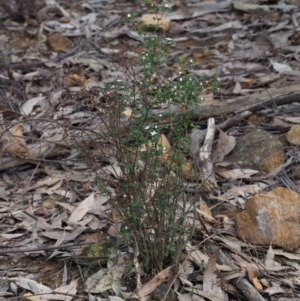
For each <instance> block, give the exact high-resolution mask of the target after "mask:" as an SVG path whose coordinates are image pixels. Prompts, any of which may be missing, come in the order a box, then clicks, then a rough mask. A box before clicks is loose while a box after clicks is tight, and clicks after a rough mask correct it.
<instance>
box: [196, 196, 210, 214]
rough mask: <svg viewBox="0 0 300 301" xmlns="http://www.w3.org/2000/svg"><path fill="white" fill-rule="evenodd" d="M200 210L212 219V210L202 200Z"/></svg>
mask: <svg viewBox="0 0 300 301" xmlns="http://www.w3.org/2000/svg"><path fill="white" fill-rule="evenodd" d="M199 209H200V211H202V212H204V213H206V214H207V215H208V216H210V217H212V214H211V211H210V209H209V208H208V206H207V205H206V203H205V202H204V201H203V200H202V199H200V202H199Z"/></svg>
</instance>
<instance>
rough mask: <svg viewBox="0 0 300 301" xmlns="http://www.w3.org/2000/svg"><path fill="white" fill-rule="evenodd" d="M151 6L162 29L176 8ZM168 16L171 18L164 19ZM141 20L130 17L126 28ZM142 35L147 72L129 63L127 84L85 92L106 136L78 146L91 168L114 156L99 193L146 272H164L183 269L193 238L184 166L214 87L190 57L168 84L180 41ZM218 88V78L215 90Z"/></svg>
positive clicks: (156, 31) (143, 30)
mask: <svg viewBox="0 0 300 301" xmlns="http://www.w3.org/2000/svg"><path fill="white" fill-rule="evenodd" d="M144 2H145V4H147V5H148V6H150V8H151V9H152V10H154V11H155V12H156V13H157V18H155V20H154V21H157V22H159V20H160V18H161V16H162V15H163V13H164V12H166V11H167V10H169V7H168V5H164V6H163V7H159V6H158V5H155V4H153V5H152V3H150V1H147V0H145V1H144ZM160 9H161V10H162V12H163V13H162V14H160V15H158V11H159V10H160ZM135 17H136V15H134V14H132V15H127V17H126V21H127V22H129V21H131V20H132V19H133V18H135ZM157 24H158V23H157ZM136 28H137V30H138V31H139V33H140V34H143V35H144V41H143V44H142V45H143V49H144V50H143V52H142V53H141V54H140V56H139V69H135V66H134V64H133V63H132V62H131V61H130V60H129V59H128V60H125V59H124V61H126V64H125V65H126V76H127V80H126V82H123V81H121V80H116V81H113V82H110V83H107V84H106V85H105V86H104V87H103V88H102V89H100V88H94V89H91V90H89V91H87V90H86V89H85V88H84V87H83V89H82V94H83V95H84V96H85V98H86V103H87V104H88V106H89V108H90V109H91V110H92V111H93V112H96V115H97V118H98V119H99V120H100V123H101V127H102V129H101V131H99V129H95V132H93V134H95V133H96V137H97V139H95V138H93V142H92V143H91V144H90V145H89V144H87V142H86V141H87V140H88V139H87V138H86V137H84V135H82V136H77V137H73V142H74V144H75V145H77V147H78V148H79V149H80V150H81V152H82V154H83V156H84V157H85V158H86V160H87V162H88V164H89V165H90V166H95V161H96V160H95V157H94V156H93V153H92V151H91V148H90V146H91V147H93V148H95V147H97V148H99V150H100V152H101V149H102V148H103V145H104V144H109V149H110V150H109V155H108V154H107V152H105V151H104V149H102V152H103V153H102V155H103V156H102V161H103V162H110V161H111V159H110V158H114V160H115V161H114V162H115V164H114V165H111V164H110V166H115V168H116V169H115V170H114V171H113V172H112V171H111V170H110V173H107V174H106V175H103V173H101V172H100V173H99V171H98V174H97V175H98V178H97V185H98V187H100V190H101V192H102V193H103V194H106V195H108V196H109V197H110V198H111V200H112V203H113V206H114V210H115V211H116V212H117V213H118V216H119V217H120V219H121V221H122V227H121V229H120V233H121V234H122V237H123V239H124V240H125V242H126V243H127V244H129V245H133V246H136V247H137V248H138V250H139V258H138V259H139V261H140V262H141V263H142V265H143V267H144V270H146V271H149V270H154V271H160V270H161V269H163V268H164V267H166V266H167V265H168V264H172V263H174V262H176V261H177V259H178V258H179V255H180V254H181V252H182V249H183V247H184V245H185V243H186V242H187V240H188V239H189V238H190V237H191V236H192V234H193V227H194V225H193V221H194V220H195V216H194V215H195V206H196V204H195V201H194V200H191V199H190V198H188V197H187V196H186V194H185V193H184V190H185V188H186V185H187V184H186V179H185V177H184V175H183V166H184V164H185V163H186V162H187V158H188V157H189V158H191V154H190V149H189V147H188V145H189V140H188V138H187V133H188V131H189V130H190V129H191V128H192V127H193V125H192V123H191V120H190V116H191V112H192V111H193V110H197V107H198V105H199V101H200V99H199V95H200V92H201V91H202V90H203V89H204V88H206V87H207V82H206V80H205V79H201V80H199V79H197V78H195V77H193V76H192V74H190V72H189V71H190V69H191V68H192V66H193V61H192V60H191V59H189V58H187V57H184V56H182V57H180V58H179V65H180V68H179V70H178V71H177V74H175V75H173V77H172V78H165V76H163V69H162V68H161V66H162V64H163V63H165V62H166V59H167V57H168V51H169V48H170V46H171V45H172V43H173V42H172V40H171V39H168V38H164V37H162V33H161V32H160V28H159V26H158V25H153V24H152V25H151V26H149V25H147V26H140V24H137V25H136ZM149 29H151V31H149ZM216 85H217V78H216V77H215V78H214V79H213V84H211V86H213V87H214V88H217V86H216ZM98 93H100V95H101V99H100V102H99V101H98V100H97V97H96V96H95V95H97V94H98ZM125 112H130V113H129V114H125ZM163 134H166V135H167V136H168V137H169V140H170V142H171V147H170V145H169V144H168V143H167V139H166V136H164V135H163ZM93 137H94V136H93ZM117 168H118V170H117ZM95 172H96V171H95ZM112 174H113V175H114V176H113V175H112ZM116 177H117V181H116V180H115V178H116ZM111 186H113V188H114V191H115V192H116V194H115V195H113V194H112V193H111V191H112V190H111V188H110V187H111Z"/></svg>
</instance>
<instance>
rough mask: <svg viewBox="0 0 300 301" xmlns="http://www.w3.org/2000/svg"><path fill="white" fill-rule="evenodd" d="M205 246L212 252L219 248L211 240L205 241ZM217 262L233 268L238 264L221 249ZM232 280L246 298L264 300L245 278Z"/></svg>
mask: <svg viewBox="0 0 300 301" xmlns="http://www.w3.org/2000/svg"><path fill="white" fill-rule="evenodd" d="M205 246H206V248H207V250H208V251H209V252H210V253H214V252H215V251H216V250H218V249H219V248H218V246H216V244H215V243H214V242H212V241H207V242H206V244H205ZM217 263H218V264H220V265H223V264H224V265H228V266H230V267H231V268H233V269H238V266H236V265H235V264H234V263H233V261H232V260H231V259H230V258H229V257H227V255H226V254H225V253H224V252H223V251H222V250H219V253H218V257H217ZM232 282H233V284H234V285H235V286H236V287H237V288H238V289H239V290H240V291H241V292H242V294H243V295H244V296H245V297H246V300H248V301H265V299H264V298H263V297H262V295H261V294H260V293H259V292H258V291H257V290H256V289H255V288H254V286H252V285H251V284H250V283H249V281H248V280H247V279H246V278H241V279H233V280H232Z"/></svg>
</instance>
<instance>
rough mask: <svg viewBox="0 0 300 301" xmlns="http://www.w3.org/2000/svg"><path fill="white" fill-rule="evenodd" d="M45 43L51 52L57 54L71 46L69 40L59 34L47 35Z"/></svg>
mask: <svg viewBox="0 0 300 301" xmlns="http://www.w3.org/2000/svg"><path fill="white" fill-rule="evenodd" d="M47 42H48V45H49V46H50V47H51V48H52V50H53V51H57V52H58V51H61V50H65V49H67V48H70V47H71V46H72V42H71V40H70V39H69V38H67V37H65V36H63V35H62V34H61V33H60V32H55V33H52V34H49V36H48V41H47Z"/></svg>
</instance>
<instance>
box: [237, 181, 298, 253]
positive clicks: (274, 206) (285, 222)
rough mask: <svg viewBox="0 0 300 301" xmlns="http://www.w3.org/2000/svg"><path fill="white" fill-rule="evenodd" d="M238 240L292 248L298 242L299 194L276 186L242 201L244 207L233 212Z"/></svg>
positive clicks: (296, 245) (296, 246) (295, 246)
mask: <svg viewBox="0 0 300 301" xmlns="http://www.w3.org/2000/svg"><path fill="white" fill-rule="evenodd" d="M236 230H237V235H238V237H239V238H240V239H242V240H246V241H247V242H248V243H251V244H254V245H264V246H268V245H270V244H272V245H274V246H278V247H281V248H284V249H286V250H295V249H297V248H298V247H299V243H300V195H299V194H298V193H296V192H294V191H291V190H289V189H287V188H283V187H277V188H275V189H273V190H272V191H269V192H264V193H260V194H258V195H256V196H254V197H253V198H251V199H249V200H248V201H247V202H246V206H245V210H244V211H242V212H238V213H237V214H236Z"/></svg>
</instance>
